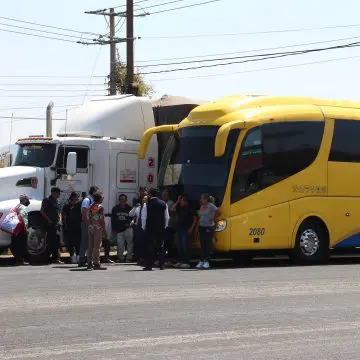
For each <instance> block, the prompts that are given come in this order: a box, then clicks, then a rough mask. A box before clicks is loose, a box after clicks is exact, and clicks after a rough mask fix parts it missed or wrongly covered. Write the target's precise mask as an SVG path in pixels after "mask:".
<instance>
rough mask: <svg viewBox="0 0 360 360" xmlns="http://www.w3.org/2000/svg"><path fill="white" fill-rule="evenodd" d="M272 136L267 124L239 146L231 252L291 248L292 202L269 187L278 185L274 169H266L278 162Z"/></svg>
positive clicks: (251, 133) (235, 173) (232, 195)
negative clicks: (282, 197)
mask: <svg viewBox="0 0 360 360" xmlns="http://www.w3.org/2000/svg"><path fill="white" fill-rule="evenodd" d="M276 130H278V129H275V131H276ZM271 134H274V131H273V130H272V128H270V127H267V126H266V125H264V126H259V127H257V128H253V129H250V130H248V132H247V134H245V136H244V140H243V143H242V145H241V147H240V151H239V154H238V158H237V161H236V166H235V170H234V174H233V180H232V187H231V207H230V212H231V250H260V249H262V250H263V249H282V248H288V247H289V203H288V202H287V201H282V199H281V196H278V195H279V194H278V193H277V192H276V191H275V192H274V190H273V189H272V187H268V186H269V185H268V184H270V183H274V182H276V180H275V177H276V173H275V172H274V171H273V170H274V169H272V168H271V166H265V165H269V164H270V163H271V162H272V161H274V160H275V158H274V156H275V155H274V154H271V149H270V148H271V147H273V145H274V144H273V143H274V141H276V140H274V139H273V138H271ZM265 154H267V155H266V158H265Z"/></svg>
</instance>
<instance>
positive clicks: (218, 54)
mask: <svg viewBox="0 0 360 360" xmlns="http://www.w3.org/2000/svg"><path fill="white" fill-rule="evenodd" d="M355 39H360V36H352V37H346V38H339V39H334V40H323V41H314V42H309V43H302V44H293V45H284V46H276V47H270V48H262V49H253V50H244V51H232V52H225V53H216V54H207V55H193V56H181V57H173V58H162V59H150V60H138V61H137V62H138V63H147V62H157V61H167V60H169V61H170V60H185V59H194V58H206V57H210V56H221V55H235V54H247V53H252V52H255V51H268V50H278V49H287V48H292V47H298V46H308V45H317V44H326V43H332V42H337V41H345V40H355ZM148 66H150V65H138V66H137V67H148ZM0 77H1V76H0Z"/></svg>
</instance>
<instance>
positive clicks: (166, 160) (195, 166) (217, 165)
mask: <svg viewBox="0 0 360 360" xmlns="http://www.w3.org/2000/svg"><path fill="white" fill-rule="evenodd" d="M217 130H218V127H217V126H201V127H200V126H199V127H189V128H184V129H181V130H180V131H179V134H178V136H173V137H172V138H170V140H169V142H168V145H167V147H166V150H165V153H164V155H163V158H162V162H161V166H160V173H159V184H160V186H161V187H172V188H174V187H175V188H176V192H178V193H186V195H187V196H188V197H189V200H192V201H198V200H199V198H200V195H201V194H202V193H209V194H210V195H212V196H214V198H215V200H216V203H217V204H218V205H220V204H221V203H222V201H223V197H224V193H225V189H226V184H227V179H228V175H229V170H230V165H231V160H232V157H233V153H234V149H235V145H236V141H237V138H238V135H239V130H233V131H231V132H230V134H229V137H228V143H227V146H226V151H225V154H224V155H223V156H222V157H215V156H214V146H215V136H216V133H217Z"/></svg>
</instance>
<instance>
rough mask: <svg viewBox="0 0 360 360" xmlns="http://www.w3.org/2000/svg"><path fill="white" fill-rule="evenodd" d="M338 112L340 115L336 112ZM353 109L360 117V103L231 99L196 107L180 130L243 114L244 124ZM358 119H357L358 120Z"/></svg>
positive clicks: (283, 98)
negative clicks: (288, 115)
mask: <svg viewBox="0 0 360 360" xmlns="http://www.w3.org/2000/svg"><path fill="white" fill-rule="evenodd" d="M285 109H286V110H285ZM331 109H333V111H331ZM336 109H337V110H339V111H336ZM350 109H353V110H359V111H356V113H358V114H360V102H355V101H346V100H328V99H318V98H311V97H290V96H256V95H244V96H227V97H223V98H221V99H219V100H217V101H213V102H210V103H206V104H202V105H200V106H198V107H196V108H195V109H193V110H192V111H191V112H190V114H189V116H188V117H187V118H186V119H184V120H183V122H182V123H181V125H180V127H183V126H196V125H222V124H224V123H227V122H230V121H234V120H240V119H239V115H240V114H242V115H243V116H244V115H245V114H246V119H244V120H248V121H250V120H251V118H252V117H253V116H255V117H258V116H260V115H266V114H267V113H268V114H269V115H270V114H279V113H281V112H284V113H285V112H287V111H289V112H291V113H292V115H293V117H294V118H295V117H296V114H301V113H303V112H305V113H306V114H308V118H311V115H312V113H313V114H314V115H317V116H316V118H318V117H319V114H321V113H322V112H326V113H327V112H330V113H338V112H345V113H348V112H349V110H350ZM250 110H251V111H250ZM334 110H335V111H334ZM346 110H347V111H346ZM358 117H359V116H356V118H358ZM304 120H305V119H304ZM314 120H316V119H314Z"/></svg>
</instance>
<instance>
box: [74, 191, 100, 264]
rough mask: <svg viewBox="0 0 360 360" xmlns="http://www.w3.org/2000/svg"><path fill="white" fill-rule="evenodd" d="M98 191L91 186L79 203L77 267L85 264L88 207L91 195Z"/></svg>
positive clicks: (87, 239)
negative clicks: (79, 226) (80, 217)
mask: <svg viewBox="0 0 360 360" xmlns="http://www.w3.org/2000/svg"><path fill="white" fill-rule="evenodd" d="M98 191H99V188H98V187H97V186H92V187H91V188H90V190H89V195H87V196H86V197H85V198H84V200H83V201H82V203H81V215H82V222H81V244H80V254H79V263H78V264H79V267H85V266H86V251H87V249H88V246H89V215H88V211H89V207H90V205H92V204H93V202H94V198H93V195H94V194H95V193H96V192H98Z"/></svg>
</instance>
